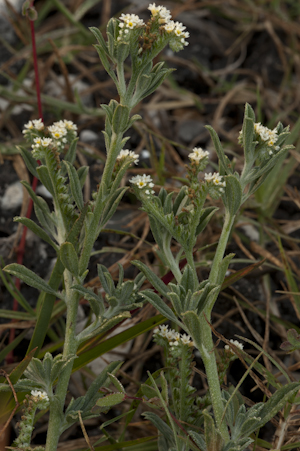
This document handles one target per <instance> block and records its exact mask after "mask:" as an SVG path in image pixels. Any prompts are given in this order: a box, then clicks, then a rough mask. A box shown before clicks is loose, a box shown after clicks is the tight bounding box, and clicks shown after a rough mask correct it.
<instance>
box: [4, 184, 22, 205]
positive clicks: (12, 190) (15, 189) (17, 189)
mask: <svg viewBox="0 0 300 451" xmlns="http://www.w3.org/2000/svg"><path fill="white" fill-rule="evenodd" d="M22 202H23V186H22V185H21V183H20V182H15V183H13V184H12V185H9V186H8V187H7V189H6V191H5V193H4V195H3V197H2V199H1V208H2V210H15V209H16V208H19V207H21V205H22Z"/></svg>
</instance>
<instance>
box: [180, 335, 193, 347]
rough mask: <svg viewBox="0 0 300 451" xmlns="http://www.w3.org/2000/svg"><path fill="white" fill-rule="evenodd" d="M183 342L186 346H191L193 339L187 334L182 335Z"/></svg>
mask: <svg viewBox="0 0 300 451" xmlns="http://www.w3.org/2000/svg"><path fill="white" fill-rule="evenodd" d="M181 341H182V343H183V344H184V345H189V344H190V343H191V337H190V336H189V335H187V334H182V335H181Z"/></svg>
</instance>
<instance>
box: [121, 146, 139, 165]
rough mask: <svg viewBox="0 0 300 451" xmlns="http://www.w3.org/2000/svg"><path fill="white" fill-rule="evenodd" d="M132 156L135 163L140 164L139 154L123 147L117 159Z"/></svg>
mask: <svg viewBox="0 0 300 451" xmlns="http://www.w3.org/2000/svg"><path fill="white" fill-rule="evenodd" d="M128 157H129V158H130V159H131V160H132V161H133V163H134V164H138V162H139V156H138V155H137V154H136V153H134V152H133V151H132V150H127V149H122V150H121V151H120V153H119V155H118V156H117V160H125V158H128Z"/></svg>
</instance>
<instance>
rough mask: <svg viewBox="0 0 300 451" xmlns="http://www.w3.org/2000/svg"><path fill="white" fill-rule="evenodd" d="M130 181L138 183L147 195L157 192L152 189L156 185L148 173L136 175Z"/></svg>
mask: <svg viewBox="0 0 300 451" xmlns="http://www.w3.org/2000/svg"><path fill="white" fill-rule="evenodd" d="M129 181H130V183H133V184H134V185H136V186H137V187H138V188H139V189H141V190H143V191H144V192H145V194H147V195H150V194H154V192H155V191H154V190H153V189H152V188H153V187H154V183H153V181H152V178H151V176H150V175H146V174H143V175H136V176H135V177H132V179H131V180H129ZM149 188H150V189H149Z"/></svg>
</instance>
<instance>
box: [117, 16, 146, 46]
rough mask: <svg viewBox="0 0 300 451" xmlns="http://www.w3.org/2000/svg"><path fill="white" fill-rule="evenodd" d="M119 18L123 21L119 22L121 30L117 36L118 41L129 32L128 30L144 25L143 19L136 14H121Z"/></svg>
mask: <svg viewBox="0 0 300 451" xmlns="http://www.w3.org/2000/svg"><path fill="white" fill-rule="evenodd" d="M119 20H121V21H123V22H120V23H119V28H121V30H120V33H119V36H118V41H121V39H122V38H123V37H124V35H126V34H128V33H129V30H133V29H134V28H137V27H141V26H143V25H145V24H144V21H143V20H142V19H140V18H139V16H137V15H136V14H122V15H121V17H119Z"/></svg>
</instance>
